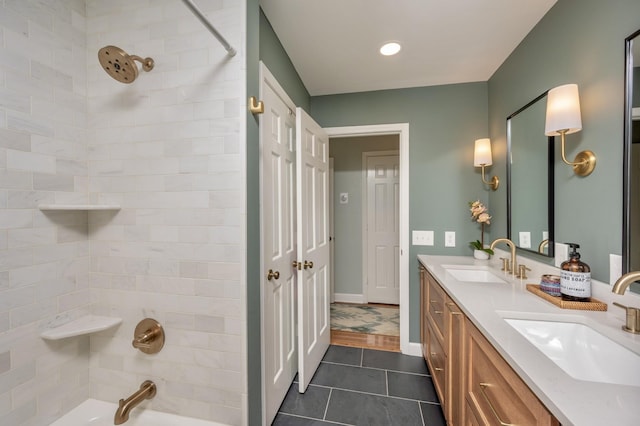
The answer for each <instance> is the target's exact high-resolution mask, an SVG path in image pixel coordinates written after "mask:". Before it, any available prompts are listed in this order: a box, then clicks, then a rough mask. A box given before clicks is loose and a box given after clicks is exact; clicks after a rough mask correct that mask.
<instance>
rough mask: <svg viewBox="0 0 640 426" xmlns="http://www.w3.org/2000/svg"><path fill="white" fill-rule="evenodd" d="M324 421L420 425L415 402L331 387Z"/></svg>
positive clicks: (419, 416) (389, 425)
mask: <svg viewBox="0 0 640 426" xmlns="http://www.w3.org/2000/svg"><path fill="white" fill-rule="evenodd" d="M325 419H326V420H330V421H335V422H341V423H347V424H352V425H366V426H378V425H379V426H394V425H398V426H414V425H415V426H422V416H421V415H420V407H419V406H418V403H417V402H415V401H407V400H404V399H397V398H388V397H383V396H376V395H369V394H364V393H359V392H350V391H342V390H338V389H334V390H333V391H332V392H331V397H330V398H329V409H328V410H327V415H326V417H325Z"/></svg>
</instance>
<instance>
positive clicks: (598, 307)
mask: <svg viewBox="0 0 640 426" xmlns="http://www.w3.org/2000/svg"><path fill="white" fill-rule="evenodd" d="M527 290H529V291H530V292H531V293H533V294H535V295H536V296H539V297H542V298H543V299H544V300H546V301H547V302H551V303H553V304H554V305H556V306H558V307H560V308H562V309H580V310H582V311H606V310H607V304H606V303H604V302H601V301H599V300H598V299H594V298H593V297H592V298H591V299H590V301H589V302H572V301H569V300H562V298H561V297H560V296H552V295H550V294H547V293H545V292H544V291H542V290H540V286H539V285H538V284H527Z"/></svg>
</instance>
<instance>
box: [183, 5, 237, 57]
mask: <svg viewBox="0 0 640 426" xmlns="http://www.w3.org/2000/svg"><path fill="white" fill-rule="evenodd" d="M182 2H183V3H184V4H185V5H186V6H187V7H188V8H189V10H191V12H193V14H194V15H196V17H197V18H198V19H199V20H200V22H202V23H203V24H204V26H205V27H207V29H208V30H209V31H211V34H213V35H214V36H215V37H216V38H217V39H218V41H219V42H220V44H222V46H223V47H224V48H225V49H226V50H227V53H228V55H229V56H235V55H236V49H234V48H233V47H232V46H231V45H230V44H229V42H228V41H227V40H226V39H225V38H224V37H223V36H222V34H220V33H219V32H218V30H216V28H215V27H214V26H213V25H212V24H211V22H209V20H208V19H207V18H206V16H204V14H203V13H202V11H201V10H200V9H198V6H196V5H195V4H194V3H193V2H192V1H191V0H182Z"/></svg>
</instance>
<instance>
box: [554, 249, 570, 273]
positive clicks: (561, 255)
mask: <svg viewBox="0 0 640 426" xmlns="http://www.w3.org/2000/svg"><path fill="white" fill-rule="evenodd" d="M554 247H555V252H554V253H555V265H556V268H559V267H560V265H562V262H564V261H565V260H567V259H569V246H568V245H566V244H563V243H555V246H554Z"/></svg>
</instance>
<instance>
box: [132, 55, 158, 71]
mask: <svg viewBox="0 0 640 426" xmlns="http://www.w3.org/2000/svg"><path fill="white" fill-rule="evenodd" d="M129 57H130V58H131V59H133V60H134V61H138V62H140V63H141V64H142V69H143V70H145V71H147V72H149V71H151V70H152V69H153V66H154V63H153V59H151V58H141V57H140V56H138V55H129Z"/></svg>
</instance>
